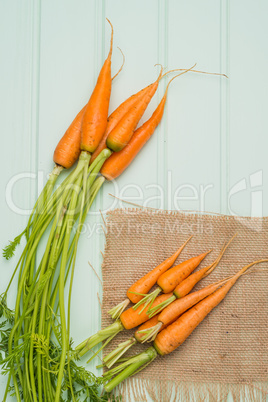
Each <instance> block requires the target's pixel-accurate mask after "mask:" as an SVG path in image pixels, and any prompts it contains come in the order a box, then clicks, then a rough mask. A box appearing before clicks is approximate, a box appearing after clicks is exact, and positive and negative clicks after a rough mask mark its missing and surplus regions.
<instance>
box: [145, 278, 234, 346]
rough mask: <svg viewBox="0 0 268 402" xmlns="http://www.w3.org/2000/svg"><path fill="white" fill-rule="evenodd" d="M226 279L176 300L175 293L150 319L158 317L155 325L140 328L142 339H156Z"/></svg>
mask: <svg viewBox="0 0 268 402" xmlns="http://www.w3.org/2000/svg"><path fill="white" fill-rule="evenodd" d="M226 280H228V279H223V280H221V281H218V282H215V283H212V284H211V285H208V286H206V287H204V288H203V289H200V290H198V291H196V292H193V293H190V294H188V295H187V296H184V297H182V298H181V299H177V300H176V296H174V295H173V296H172V297H171V298H170V301H169V303H170V304H168V305H167V307H165V308H164V310H163V311H161V313H160V314H158V315H155V316H153V317H152V318H151V319H150V320H153V318H156V317H157V322H156V323H155V324H154V326H153V325H152V327H151V328H150V327H149V326H147V328H142V329H139V330H138V332H139V333H140V334H139V335H140V338H141V339H142V340H141V341H142V342H150V341H152V340H154V339H155V337H156V335H157V334H158V332H160V331H161V330H162V329H163V328H164V327H166V326H167V325H170V324H171V323H172V322H174V321H175V320H177V318H178V317H179V316H180V315H181V314H182V313H184V312H185V311H186V310H188V309H189V308H190V307H192V306H194V305H195V304H196V303H198V302H199V301H200V300H202V299H204V298H205V297H207V296H208V295H210V294H211V293H213V292H215V290H216V289H218V287H220V286H221V285H222V284H223V283H224V282H226ZM150 320H149V321H150ZM149 321H147V322H149Z"/></svg>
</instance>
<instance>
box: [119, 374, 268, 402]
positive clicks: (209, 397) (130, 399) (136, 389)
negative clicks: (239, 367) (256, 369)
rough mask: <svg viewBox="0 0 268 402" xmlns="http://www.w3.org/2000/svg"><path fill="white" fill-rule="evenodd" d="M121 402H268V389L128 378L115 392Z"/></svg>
mask: <svg viewBox="0 0 268 402" xmlns="http://www.w3.org/2000/svg"><path fill="white" fill-rule="evenodd" d="M113 395H114V396H118V395H121V398H122V399H121V400H122V402H134V401H135V402H148V400H150V401H152V402H193V401H197V402H225V401H227V398H228V396H229V397H232V400H233V402H266V401H267V399H268V386H265V387H264V385H263V384H201V383H192V382H178V383H175V382H174V381H172V382H171V381H168V380H147V379H146V380H143V379H141V378H139V379H137V378H135V377H133V378H129V379H128V380H126V381H125V382H124V383H123V384H121V385H120V386H119V387H118V389H117V390H116V391H115V392H114V394H113Z"/></svg>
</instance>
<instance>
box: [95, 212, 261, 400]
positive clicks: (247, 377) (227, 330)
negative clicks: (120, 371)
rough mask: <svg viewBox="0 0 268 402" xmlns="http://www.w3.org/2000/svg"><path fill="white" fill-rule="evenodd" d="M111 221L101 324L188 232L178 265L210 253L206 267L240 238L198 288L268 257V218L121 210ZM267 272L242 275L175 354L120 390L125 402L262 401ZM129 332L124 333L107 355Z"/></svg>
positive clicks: (138, 348) (258, 270) (111, 215)
mask: <svg viewBox="0 0 268 402" xmlns="http://www.w3.org/2000/svg"><path fill="white" fill-rule="evenodd" d="M106 224H107V238H106V240H107V241H106V248H105V255H104V262H103V269H102V275H103V305H102V307H103V314H102V326H103V327H105V326H107V325H109V324H110V323H111V322H112V320H111V319H110V317H109V316H108V315H107V311H108V310H109V309H110V308H111V307H113V306H115V305H116V304H117V303H118V302H120V301H122V300H124V299H125V298H126V290H127V289H128V287H129V286H130V285H131V284H132V283H133V282H135V281H136V280H137V279H138V278H140V277H141V276H143V275H144V274H145V273H147V272H148V271H149V270H151V269H152V268H153V267H155V266H156V265H158V264H159V263H160V262H162V261H163V260H164V259H166V258H167V257H168V256H170V255H171V254H173V253H174V251H175V250H176V249H177V248H178V247H179V246H180V245H181V244H182V243H183V242H184V241H185V240H186V239H187V238H188V237H189V235H191V234H193V235H194V236H193V238H192V240H191V241H190V242H189V243H188V245H187V246H186V248H185V249H184V250H183V252H182V253H181V255H180V256H179V258H178V260H177V262H180V261H182V260H185V259H188V258H190V257H192V256H195V255H198V254H200V253H203V252H204V251H207V250H209V249H211V248H212V249H213V251H212V252H211V254H210V255H209V256H208V257H207V258H206V259H205V260H204V261H203V262H202V264H201V265H200V267H203V266H205V265H204V264H206V265H208V264H209V263H210V262H212V261H213V260H214V259H215V257H216V256H217V255H218V253H219V251H220V248H221V247H222V245H223V243H224V242H225V241H227V240H229V239H230V238H231V237H232V236H233V235H234V234H235V233H237V237H236V238H235V239H234V241H233V243H232V244H231V245H230V247H229V248H228V250H227V251H226V253H225V255H224V257H223V259H222V261H221V262H220V264H219V266H218V267H217V268H216V269H215V270H214V271H213V272H212V274H210V275H209V276H208V277H207V278H205V279H203V280H202V281H201V282H200V284H198V285H197V286H196V287H195V290H198V289H199V288H200V287H203V286H205V285H207V284H209V283H212V282H214V281H217V280H219V279H222V278H224V277H226V276H229V275H231V274H234V273H235V272H237V271H238V270H239V268H241V267H242V266H244V265H246V264H248V263H250V262H252V261H254V260H257V259H261V258H267V257H268V218H262V219H261V218H240V219H237V218H234V217H228V216H212V215H197V214H183V213H180V212H172V213H170V212H163V211H161V212H158V211H150V210H141V209H118V210H114V211H110V212H108V214H107V222H106ZM263 268H266V269H267V268H268V265H266V264H262V265H259V266H257V268H255V269H254V270H253V272H251V273H249V274H248V275H245V276H243V277H241V278H240V279H239V281H238V282H237V283H236V285H235V286H234V287H233V288H232V289H231V291H230V292H229V294H228V295H227V297H226V298H225V299H224V300H223V302H222V303H221V304H220V305H219V306H218V307H217V308H216V309H214V310H213V311H212V312H211V313H210V314H209V316H207V317H206V319H205V320H204V321H203V322H202V323H201V324H200V325H199V326H198V327H197V328H196V329H195V331H194V332H193V333H192V334H191V335H190V337H189V338H188V339H187V340H186V341H185V342H184V343H183V344H182V345H181V346H180V347H179V348H178V349H177V350H175V351H174V352H173V353H172V354H170V355H168V356H165V357H160V356H159V357H158V358H157V359H156V360H155V361H154V362H152V364H150V365H149V366H148V367H147V368H145V369H144V370H143V371H141V372H139V373H138V374H137V375H136V376H134V377H132V378H133V379H131V380H129V381H127V382H126V384H125V385H124V386H123V387H121V391H122V392H123V395H124V398H125V400H130V401H134V400H135V401H141V400H144V401H146V400H149V399H150V398H152V399H153V400H155V401H170V400H181V401H183V402H184V401H186V400H191V401H192V400H197V401H199V400H200V401H201V400H224V399H226V395H227V394H228V392H229V391H230V392H231V393H232V395H233V398H234V400H237V401H238V400H243V401H244V400H248V401H255V400H256V401H265V400H266V397H267V369H268V352H267V344H268V342H267V341H268V326H267V317H268V314H267V313H268V298H267V296H268V272H267V271H266V270H265V269H263ZM132 333H133V331H124V333H121V334H119V335H118V336H117V337H116V338H115V339H114V340H113V342H112V343H111V344H110V345H109V346H108V347H107V348H106V353H107V352H109V351H110V350H111V349H112V348H114V347H115V346H116V345H117V344H118V343H119V342H121V341H123V340H126V339H128V338H129V337H130V336H131V335H132ZM146 347H148V344H147V345H136V346H135V347H133V348H132V349H130V352H129V354H130V355H133V354H134V353H136V352H138V351H141V350H145V349H146ZM130 388H131V390H130ZM129 392H132V394H131V395H132V397H131V396H130V393H129ZM193 395H195V399H194V396H193Z"/></svg>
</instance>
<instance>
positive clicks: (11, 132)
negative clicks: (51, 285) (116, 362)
mask: <svg viewBox="0 0 268 402" xmlns="http://www.w3.org/2000/svg"><path fill="white" fill-rule="evenodd" d="M267 12H268V5H267V2H266V1H265V0H257V1H254V2H253V1H250V0H246V1H242V0H236V1H229V0H225V1H224V0H222V1H220V0H216V1H215V0H204V1H202V2H200V1H198V0H192V1H182V0H181V1H177V0H169V1H163V0H158V1H157V0H146V1H141V0H136V1H133V0H132V1H130V0H124V1H123V0H113V1H112V0H106V1H105V0H102V1H101V0H75V1H74V0H56V1H55V0H46V1H45V0H43V1H41V0H24V1H23V2H22V1H18V0H0V29H1V36H0V38H1V39H0V52H1V55H2V57H1V63H0V73H1V91H0V108H1V109H0V110H1V121H2V126H1V128H2V134H1V135H2V137H4V138H5V140H4V144H3V146H2V158H1V171H2V175H1V193H2V198H1V218H2V221H1V222H2V230H1V247H3V246H4V245H5V244H6V242H7V240H8V239H12V238H13V237H14V236H15V235H16V234H18V233H19V232H20V230H21V229H22V228H23V226H24V224H25V223H26V220H27V214H24V215H22V214H21V213H18V212H14V208H13V210H12V209H11V207H10V203H8V202H7V200H6V199H5V198H4V194H5V192H6V188H7V185H8V183H10V180H11V179H12V177H14V176H15V175H18V174H20V173H23V174H24V173H25V172H26V173H30V174H33V176H29V177H28V178H24V179H21V180H20V181H18V182H17V183H16V185H15V186H14V188H13V192H12V200H13V202H14V204H15V205H16V206H18V207H19V208H20V209H24V210H27V209H29V208H30V207H31V206H32V205H33V202H34V200H35V199H36V196H37V194H38V192H39V191H40V189H41V188H42V185H43V183H44V180H45V178H44V177H45V175H46V174H48V173H49V172H50V171H51V170H52V167H53V163H52V151H53V149H54V147H55V145H56V143H57V141H58V140H59V138H60V137H61V135H62V134H63V132H64V131H65V129H66V127H67V126H68V125H69V123H70V121H71V120H72V118H73V116H74V115H75V114H76V113H77V112H78V111H79V109H80V108H81V107H82V106H83V105H84V103H85V102H86V101H87V99H88V97H89V95H90V93H91V91H92V88H93V86H94V83H95V80H96V77H97V74H98V71H99V68H100V66H101V64H102V62H103V60H104V58H105V55H106V54H107V50H108V47H109V37H110V30H109V27H108V24H107V23H105V17H106V16H107V17H108V18H110V20H111V21H112V23H113V24H114V28H115V47H114V54H113V71H114V72H116V71H117V69H118V67H119V66H120V64H121V56H120V54H119V51H118V50H117V49H116V46H117V45H118V46H120V47H121V48H122V50H123V51H124V53H125V56H126V64H125V67H124V70H123V72H122V73H121V74H120V76H119V77H118V78H117V79H116V80H115V82H114V84H113V92H112V98H111V111H112V110H113V109H114V108H115V107H116V106H117V105H118V104H119V103H120V102H121V101H122V100H124V99H125V98H126V97H127V96H129V95H130V94H132V93H134V92H135V91H137V90H138V89H140V88H142V87H143V86H145V85H147V84H148V83H149V82H151V81H152V79H153V78H154V77H155V76H156V74H157V71H156V68H154V64H155V63H162V64H163V65H164V66H167V67H168V68H176V67H190V66H191V65H193V64H194V63H195V62H197V63H198V64H197V67H198V68H199V69H204V70H207V71H218V72H225V73H227V74H228V75H229V77H230V78H229V80H226V79H223V78H218V77H208V76H201V75H193V74H192V75H190V74H188V75H185V76H184V77H181V78H179V79H178V80H177V81H175V82H174V83H173V85H172V87H171V88H170V92H169V97H168V104H167V109H166V113H165V116H164V119H163V122H162V123H161V126H160V127H159V128H158V130H157V132H156V133H155V135H154V137H153V138H152V139H151V141H150V143H149V144H148V145H147V146H146V147H145V148H144V149H143V151H142V152H141V153H140V155H139V156H138V157H137V158H136V160H135V162H134V163H133V164H132V165H131V166H130V167H129V169H128V170H127V171H126V172H125V173H124V175H122V177H120V178H119V179H118V180H117V181H116V185H117V187H116V188H115V187H114V185H113V184H107V185H106V186H105V188H104V190H103V191H102V192H101V194H100V195H99V197H98V200H97V201H96V203H95V205H94V210H95V211H98V210H99V209H103V210H105V209H107V208H114V207H116V206H117V207H118V206H121V203H120V202H115V200H114V199H113V198H111V197H110V196H109V195H108V193H109V192H111V193H113V194H117V195H118V196H121V197H123V198H128V199H129V200H130V201H133V202H137V203H139V204H142V203H143V202H147V205H149V206H153V207H162V208H167V209H174V208H176V207H178V206H179V207H180V208H181V209H198V210H199V209H203V210H207V211H212V212H213V211H214V212H222V213H236V214H238V215H267V214H268V203H267V198H268V176H267V168H268V159H267V145H268V141H267V129H268V123H267V97H268V95H267V94H268V84H267V71H266V70H267V69H266V66H267V61H268V50H267V40H266V38H267V35H268V27H267V23H266V15H267ZM163 90H164V85H163V83H162V84H161V85H160V89H159V92H158V94H157V95H156V97H155V99H154V100H153V101H152V103H151V105H150V106H149V108H148V111H147V112H146V113H145V116H144V117H143V119H142V121H145V120H146V118H147V117H148V116H149V115H150V114H151V112H152V110H153V109H154V107H155V105H156V104H157V102H158V101H159V99H160V97H161V95H162V94H163ZM38 172H39V173H38ZM37 173H38V178H39V180H37V177H36V176H34V175H35V174H37ZM254 174H255V176H254ZM252 175H253V176H252ZM237 183H238V184H237ZM127 185H130V186H128V187H126V186H127ZM135 185H138V187H135ZM156 185H159V186H160V187H161V189H157V188H156ZM182 185H187V186H188V187H187V188H186V187H185V186H184V187H183V188H182V187H180V186H182ZM235 185H236V187H234V186H235ZM189 186H190V187H189ZM207 186H208V187H207ZM202 188H203V189H204V188H207V190H206V192H205V197H203V199H204V200H203V201H202V199H201V198H202V197H201V192H202ZM176 191H177V195H176ZM203 191H204V190H203ZM230 191H232V192H231V193H230ZM161 194H164V196H163V197H162V199H158V200H156V199H155V198H154V199H153V200H151V201H150V202H149V203H148V199H149V198H150V197H155V196H157V195H158V196H159V195H161ZM174 194H175V195H176V197H177V196H180V197H181V199H180V200H178V199H177V200H176V199H175V200H174ZM230 194H231V197H230ZM228 197H230V208H229V206H228ZM182 198H183V199H182ZM100 222H101V218H100V215H99V214H98V213H97V214H92V215H91V216H90V217H89V219H88V221H87V225H88V226H87V231H86V233H85V234H84V235H83V236H82V238H81V241H80V246H79V256H78V259H77V271H76V275H75V284H74V292H73V305H72V313H73V317H72V323H73V325H72V336H73V338H74V340H75V342H76V343H78V342H79V341H81V340H82V339H84V338H85V337H86V336H89V335H90V334H91V333H94V332H95V331H96V330H97V329H98V328H99V326H100V309H99V304H98V300H97V292H99V293H101V286H100V284H99V281H98V279H97V278H96V276H95V275H94V273H93V272H92V270H91V269H90V268H89V266H88V263H87V262H88V261H90V262H91V263H92V264H93V265H94V267H95V269H96V270H97V271H98V272H99V273H100V266H101V254H100V251H99V250H102V249H103V246H104V236H103V235H102V234H101V230H100ZM91 231H93V234H90V233H91ZM18 254H19V252H18V253H17V255H18ZM14 262H15V259H14V260H13V261H10V262H8V263H7V262H6V261H4V260H3V259H2V262H1V281H0V291H1V292H2V291H3V290H4V289H5V287H6V285H7V283H8V279H9V277H10V274H11V271H12V268H13V266H14ZM15 293H16V289H15V288H13V289H12V291H11V293H10V297H9V301H10V303H11V304H12V303H13V302H14V297H15ZM89 368H90V369H92V370H94V365H92V366H89ZM4 386H5V378H3V377H2V376H1V377H0V397H1V396H2V395H3V393H4ZM10 400H11V399H10Z"/></svg>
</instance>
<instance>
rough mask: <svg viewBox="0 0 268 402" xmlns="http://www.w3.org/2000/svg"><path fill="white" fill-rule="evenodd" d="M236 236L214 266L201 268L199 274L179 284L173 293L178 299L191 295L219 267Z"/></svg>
mask: <svg viewBox="0 0 268 402" xmlns="http://www.w3.org/2000/svg"><path fill="white" fill-rule="evenodd" d="M235 236H236V234H235V235H234V236H233V237H232V238H231V239H230V240H229V241H228V243H227V244H226V245H224V246H223V248H222V249H221V251H220V254H219V255H218V257H217V258H216V260H215V261H214V262H213V263H212V264H210V265H209V266H207V267H204V268H201V269H199V270H198V271H197V272H194V273H193V274H191V275H189V276H188V277H187V278H186V279H184V280H183V281H182V282H181V283H179V284H178V285H177V286H176V288H175V289H174V292H173V293H174V295H175V296H176V297H177V298H178V299H179V298H180V297H183V296H185V295H187V294H188V293H190V291H191V290H192V289H193V288H194V286H195V285H196V284H197V282H199V281H200V280H201V279H202V278H204V277H205V276H207V275H209V274H210V273H211V272H212V271H213V270H214V269H215V268H216V267H217V265H218V264H219V262H220V260H221V259H222V257H223V254H224V253H225V251H226V249H227V247H228V246H229V245H230V244H231V242H232V241H233V239H234V238H235Z"/></svg>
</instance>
